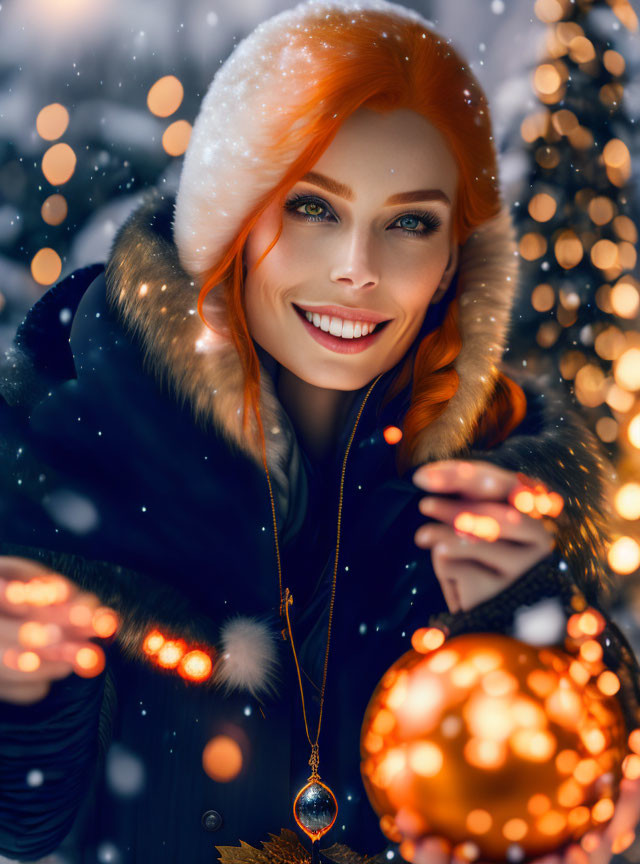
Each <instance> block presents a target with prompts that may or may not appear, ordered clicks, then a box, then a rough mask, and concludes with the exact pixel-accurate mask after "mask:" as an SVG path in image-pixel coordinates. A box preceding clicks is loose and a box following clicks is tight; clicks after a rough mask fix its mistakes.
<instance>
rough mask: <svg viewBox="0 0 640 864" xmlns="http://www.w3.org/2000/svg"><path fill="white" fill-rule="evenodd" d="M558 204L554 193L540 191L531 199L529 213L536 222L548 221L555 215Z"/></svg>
mask: <svg viewBox="0 0 640 864" xmlns="http://www.w3.org/2000/svg"><path fill="white" fill-rule="evenodd" d="M556 209H557V204H556V201H555V198H553V196H552V195H548V194H547V193H546V192H539V193H538V194H537V195H534V196H533V198H532V199H531V200H530V201H529V215H530V216H531V218H532V219H535V220H536V222H548V221H549V219H552V218H553V216H555V213H556Z"/></svg>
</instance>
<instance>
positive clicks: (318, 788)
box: [293, 776, 338, 842]
mask: <svg viewBox="0 0 640 864" xmlns="http://www.w3.org/2000/svg"><path fill="white" fill-rule="evenodd" d="M293 815H294V818H295V820H296V822H297V823H298V825H299V826H300V828H302V830H303V831H304V833H305V834H306V835H307V837H309V838H310V839H311V840H313V841H314V842H315V841H316V840H319V839H320V837H322V836H323V835H324V834H326V833H327V831H328V830H329V829H330V828H332V827H333V823H334V822H335V821H336V819H337V818H338V802H337V801H336V796H335V795H334V794H333V792H332V791H331V789H329V787H328V786H326V785H325V784H324V783H322V782H320V780H319V779H318V777H317V776H316V777H313V776H312V777H310V778H309V782H308V783H307V784H306V786H303V787H302V789H301V790H300V791H299V792H298V794H297V795H296V800H295V801H294V802H293Z"/></svg>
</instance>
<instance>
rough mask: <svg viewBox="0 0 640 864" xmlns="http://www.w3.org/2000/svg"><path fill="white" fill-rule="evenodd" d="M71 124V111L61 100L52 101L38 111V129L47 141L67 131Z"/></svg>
mask: <svg viewBox="0 0 640 864" xmlns="http://www.w3.org/2000/svg"><path fill="white" fill-rule="evenodd" d="M68 125H69V112H68V111H67V109H66V108H65V107H64V105H61V104H60V103H59V102H52V103H51V105H45V107H44V108H43V109H42V110H41V111H39V112H38V116H37V117H36V129H37V130H38V135H39V136H40V137H41V138H44V140H45V141H55V140H56V138H59V137H60V136H61V135H64V133H65V132H66V129H67V126H68Z"/></svg>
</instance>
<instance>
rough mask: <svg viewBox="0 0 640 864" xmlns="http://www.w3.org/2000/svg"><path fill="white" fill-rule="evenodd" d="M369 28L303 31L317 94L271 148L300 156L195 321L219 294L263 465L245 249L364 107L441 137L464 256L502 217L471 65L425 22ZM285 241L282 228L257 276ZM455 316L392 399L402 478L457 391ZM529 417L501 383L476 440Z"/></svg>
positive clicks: (236, 246) (321, 26)
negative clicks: (397, 404)
mask: <svg viewBox="0 0 640 864" xmlns="http://www.w3.org/2000/svg"><path fill="white" fill-rule="evenodd" d="M362 16H363V17H361V18H359V19H358V23H357V26H354V25H353V24H352V23H351V20H350V19H351V14H350V13H349V12H347V11H344V10H338V9H331V10H330V11H329V12H328V14H327V10H322V14H320V13H317V17H316V18H312V17H311V16H310V18H309V20H308V21H307V22H305V23H306V25H307V26H308V28H309V32H310V33H311V35H312V37H313V38H311V39H308V41H306V42H305V45H306V50H307V60H308V61H309V62H308V63H305V64H304V65H305V69H306V70H312V73H313V76H314V82H313V84H311V83H310V85H309V87H308V88H307V90H308V93H309V98H308V99H307V100H306V101H304V102H303V103H302V104H301V105H298V106H297V108H296V109H295V116H292V117H291V124H290V125H289V127H288V129H287V131H286V133H285V134H284V135H283V136H282V138H281V139H280V140H277V141H274V142H273V144H272V156H273V162H274V164H277V163H278V160H279V159H280V160H281V159H282V157H281V154H282V153H284V152H286V151H287V150H288V148H290V147H291V146H292V144H294V143H295V142H299V143H300V155H299V156H298V157H297V158H296V159H295V160H294V161H293V162H292V163H291V164H290V165H289V166H288V168H287V170H286V173H285V175H284V176H283V177H282V179H281V180H280V182H279V183H278V184H277V185H276V186H275V187H274V188H273V189H272V190H270V192H269V194H268V195H266V196H265V198H264V199H263V200H262V201H261V202H260V204H259V205H258V206H257V207H256V208H255V210H254V211H253V212H252V213H250V214H249V216H248V217H247V220H246V221H245V223H244V224H243V225H242V227H241V229H240V231H239V232H238V234H237V235H236V237H235V239H234V240H233V242H232V243H231V244H230V246H229V247H228V248H227V250H226V252H225V254H224V256H223V257H222V260H221V261H219V263H218V264H217V265H216V266H215V267H214V268H213V269H212V270H211V271H209V273H208V274H207V275H206V278H205V281H204V284H203V287H202V289H201V291H200V295H199V298H198V312H199V314H200V317H201V318H202V320H203V321H205V318H204V314H203V302H204V299H205V297H206V295H207V294H208V293H209V291H211V290H213V289H214V288H216V287H217V286H219V285H221V284H222V285H223V286H224V297H225V303H226V307H227V311H228V318H229V328H230V334H231V337H232V339H233V342H234V344H235V347H236V349H237V351H238V354H239V356H240V359H241V362H242V366H243V369H244V374H245V393H244V396H245V399H244V418H243V423H244V429H245V432H246V431H247V426H248V420H249V409H250V408H251V409H253V412H254V416H255V418H256V421H257V428H256V430H255V431H256V434H257V435H258V440H259V442H260V443H261V446H262V452H263V458H264V461H265V463H266V449H265V439H264V430H263V426H262V420H261V416H260V407H259V394H260V364H259V360H258V355H257V353H256V350H255V347H254V345H253V341H252V339H251V335H250V333H249V329H248V326H247V320H246V317H245V312H244V305H243V294H244V281H243V252H244V247H245V243H246V240H247V237H248V235H249V233H250V231H251V230H252V228H253V226H254V225H255V223H256V222H257V221H258V219H259V218H260V216H261V215H262V213H263V212H264V211H265V210H266V209H267V208H268V207H269V206H270V205H271V204H273V203H274V202H276V201H277V202H278V205H279V206H280V207H281V208H282V205H283V204H284V201H285V198H286V195H287V192H288V191H289V190H290V189H291V187H292V186H293V185H294V184H295V183H296V182H297V181H298V180H299V179H300V178H301V177H302V176H304V174H306V173H307V172H308V171H309V170H311V169H312V167H313V166H314V164H315V163H316V161H317V160H318V159H319V158H320V156H321V155H322V153H323V152H324V151H325V150H326V148H327V147H328V146H329V144H330V143H331V141H332V140H333V138H334V137H335V135H336V133H337V131H338V129H339V128H340V125H341V124H342V123H343V122H344V120H345V119H346V118H347V117H348V116H349V115H351V114H352V113H353V112H354V111H356V110H357V109H358V108H360V107H367V108H369V109H371V110H374V111H379V112H387V111H393V110H396V109H399V108H404V109H408V110H413V111H416V112H417V113H419V114H421V115H422V116H424V117H425V118H427V119H428V120H429V121H430V122H431V123H432V124H433V125H434V126H435V127H436V128H437V129H438V130H439V131H440V132H441V133H442V134H443V136H444V138H445V140H446V141H447V143H448V145H449V147H450V149H451V152H452V153H453V155H454V158H455V160H456V163H457V167H458V172H459V183H458V188H457V191H456V198H455V201H454V210H453V226H452V228H453V232H454V237H455V240H456V242H457V243H459V244H464V242H465V241H466V239H467V237H468V236H469V234H470V233H471V232H472V231H473V230H474V229H475V228H476V227H478V226H479V225H481V224H482V223H483V222H485V221H487V220H489V219H491V218H492V217H494V216H496V215H497V214H498V212H499V211H500V209H501V201H500V193H499V184H498V179H497V178H498V168H497V163H496V153H495V148H494V145H493V138H492V135H491V121H490V116H489V108H488V104H487V101H486V97H485V95H484V93H483V91H482V89H481V88H480V86H479V84H478V82H477V81H476V79H475V77H474V76H473V74H472V73H471V71H470V70H469V69H468V68H467V65H466V62H465V61H464V60H463V58H462V57H461V56H460V55H459V54H458V53H457V52H456V51H455V50H454V49H453V48H452V47H451V45H449V44H448V43H447V42H446V41H444V40H443V39H442V37H440V36H439V35H438V34H437V33H435V32H433V31H431V30H430V29H428V28H426V27H424V26H422V25H421V24H420V23H419V22H418V21H415V20H413V19H411V18H405V17H404V16H402V15H395V14H390V13H386V12H381V11H374V10H365V11H364V12H363V13H362ZM300 74H301V75H302V74H307V73H306V72H302V71H301V72H300ZM309 74H310V73H309ZM281 233H282V220H281V221H280V227H279V230H278V232H277V234H276V236H275V237H274V239H273V241H272V242H271V244H270V245H269V246H268V248H267V249H266V250H265V252H264V253H263V255H262V256H261V258H260V259H259V261H258V262H257V265H256V266H258V265H259V264H260V262H261V261H262V260H263V258H264V257H265V256H266V255H267V254H268V252H269V251H270V250H271V249H272V248H273V246H274V245H275V244H276V242H277V241H278V238H279V237H280V234H281ZM457 306H458V300H457V298H455V299H454V300H453V301H451V303H450V304H449V309H448V311H447V315H446V317H445V320H444V322H443V324H442V325H441V326H440V327H439V328H438V330H437V331H435V332H433V333H430V334H428V335H427V336H426V337H424V338H423V339H422V341H421V343H420V344H419V345H418V346H416V347H415V349H414V350H412V351H410V352H408V355H407V357H406V358H405V360H404V361H403V362H402V363H401V364H400V369H399V371H398V374H397V376H395V378H394V381H393V382H392V384H391V386H390V388H389V390H388V392H387V394H386V399H385V401H388V400H389V399H390V398H392V397H393V395H395V394H396V393H397V392H399V391H400V390H401V389H402V388H403V387H405V386H407V385H408V384H409V383H411V386H412V395H411V403H410V406H409V408H408V410H407V413H406V415H405V418H404V422H403V427H404V428H403V438H402V441H401V444H400V445H399V447H398V450H397V465H398V468H399V470H400V471H401V472H402V471H404V469H406V468H408V467H410V465H411V454H412V451H413V449H414V448H415V445H416V442H417V438H418V436H419V433H420V431H421V430H422V429H424V428H425V427H426V426H428V425H429V424H430V423H431V422H433V421H434V420H435V419H436V418H437V417H439V416H440V415H441V414H442V412H443V411H444V410H445V408H446V407H447V404H448V402H449V400H450V399H451V397H452V396H453V395H454V394H455V392H456V390H457V387H458V373H457V372H456V371H455V369H454V365H453V364H454V362H455V359H456V357H457V356H458V353H459V351H460V348H461V344H462V343H461V338H460V333H459V330H458V324H457ZM205 323H206V321H205ZM498 394H499V395H498ZM525 409H526V399H525V396H524V393H523V392H522V390H521V389H520V388H519V387H518V385H517V384H515V383H514V382H512V381H510V380H509V379H507V378H506V376H504V375H503V374H502V373H498V378H497V381H496V387H495V391H494V394H493V397H492V398H491V399H490V400H489V404H488V407H487V409H486V410H485V414H484V415H483V417H482V418H481V419H480V421H479V422H478V423H477V424H476V434H475V438H474V440H478V441H480V440H484V441H491V442H492V443H493V444H495V443H498V442H499V441H501V440H503V439H504V438H505V437H506V436H507V435H508V434H509V432H510V431H511V429H513V428H514V427H515V426H517V425H518V423H519V422H520V420H521V419H522V417H523V416H524V413H525ZM489 446H490V445H489Z"/></svg>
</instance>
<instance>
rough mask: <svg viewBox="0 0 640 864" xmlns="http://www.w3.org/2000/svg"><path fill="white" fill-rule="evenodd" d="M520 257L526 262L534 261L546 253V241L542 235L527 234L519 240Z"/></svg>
mask: <svg viewBox="0 0 640 864" xmlns="http://www.w3.org/2000/svg"><path fill="white" fill-rule="evenodd" d="M519 247H520V255H521V256H522V257H523V258H524V259H525V260H526V261H535V260H536V258H540V257H541V256H542V255H544V253H545V252H546V251H547V241H546V239H545V238H544V237H543V236H542V234H537V233H536V232H529V233H528V234H523V235H522V237H521V238H520V243H519Z"/></svg>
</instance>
